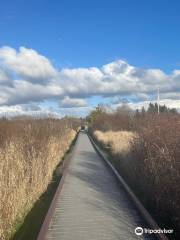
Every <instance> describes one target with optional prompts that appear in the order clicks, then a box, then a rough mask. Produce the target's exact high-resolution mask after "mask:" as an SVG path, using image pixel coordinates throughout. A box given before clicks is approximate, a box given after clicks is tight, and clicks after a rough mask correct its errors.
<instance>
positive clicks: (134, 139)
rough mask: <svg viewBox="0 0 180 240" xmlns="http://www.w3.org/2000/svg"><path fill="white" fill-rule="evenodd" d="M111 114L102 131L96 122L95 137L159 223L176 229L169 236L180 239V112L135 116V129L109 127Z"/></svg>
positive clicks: (133, 126)
mask: <svg viewBox="0 0 180 240" xmlns="http://www.w3.org/2000/svg"><path fill="white" fill-rule="evenodd" d="M108 117H109V120H108V124H107V122H106V125H108V129H107V130H105V129H103V130H101V131H99V130H98V126H99V125H98V124H99V122H98V124H97V125H96V122H94V125H93V126H92V129H93V135H94V137H95V138H96V140H97V141H98V142H100V143H101V144H102V145H103V146H104V147H105V148H106V149H108V150H109V152H110V153H111V156H112V158H111V160H112V163H113V164H114V166H115V167H116V168H117V170H118V171H119V172H120V174H121V175H122V176H123V178H124V179H125V180H126V181H127V182H128V184H129V185H130V186H131V188H132V189H133V190H134V192H135V193H136V194H137V196H138V197H139V199H140V200H141V201H142V202H143V204H144V205H145V206H146V208H147V209H148V210H149V211H150V212H151V214H153V216H154V217H155V219H156V220H157V222H158V223H159V225H160V226H161V227H162V228H164V227H166V228H167V229H168V228H169V229H174V234H173V235H172V236H168V237H170V239H180V204H179V200H180V160H179V159H180V115H179V114H160V115H157V114H144V115H140V116H139V115H138V117H136V116H134V118H131V131H125V128H123V129H124V130H123V131H111V130H109V129H111V123H113V122H114V121H111V117H110V116H108ZM108 117H106V119H108ZM101 122H102V123H101V125H100V126H102V125H103V118H102V117H101ZM104 125H105V124H104ZM117 125H119V126H114V124H113V125H112V129H120V128H121V122H120V121H119V122H117ZM128 128H129V127H128Z"/></svg>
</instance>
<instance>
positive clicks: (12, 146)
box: [0, 119, 76, 240]
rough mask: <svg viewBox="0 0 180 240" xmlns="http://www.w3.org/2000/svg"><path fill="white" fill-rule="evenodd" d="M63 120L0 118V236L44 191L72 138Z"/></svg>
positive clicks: (5, 236)
mask: <svg viewBox="0 0 180 240" xmlns="http://www.w3.org/2000/svg"><path fill="white" fill-rule="evenodd" d="M72 126H73V124H72V122H71V121H69V120H67V119H63V120H54V119H39V120H34V119H26V120H11V121H8V120H1V121H0V239H2V240H3V239H8V238H9V237H10V236H11V235H12V234H13V232H12V230H14V225H18V222H21V219H22V218H24V217H25V215H26V214H27V213H28V212H29V210H30V209H31V208H32V206H33V204H34V203H35V202H36V201H37V200H38V199H39V198H40V196H41V195H42V193H43V192H45V191H46V189H47V187H48V185H49V183H50V182H51V179H52V176H53V171H54V169H55V168H56V166H57V165H58V163H59V162H60V160H61V159H62V158H63V155H64V154H65V152H66V151H67V150H68V148H69V146H70V144H71V142H72V141H73V139H74V138H75V135H76V132H75V130H74V129H73V127H72Z"/></svg>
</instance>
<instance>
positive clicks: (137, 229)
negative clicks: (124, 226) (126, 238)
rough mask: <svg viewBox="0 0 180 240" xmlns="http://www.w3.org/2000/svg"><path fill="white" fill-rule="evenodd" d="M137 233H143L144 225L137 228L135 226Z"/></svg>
mask: <svg viewBox="0 0 180 240" xmlns="http://www.w3.org/2000/svg"><path fill="white" fill-rule="evenodd" d="M135 234H136V235H142V234H143V229H142V227H137V228H135Z"/></svg>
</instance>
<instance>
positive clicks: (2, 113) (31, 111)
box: [0, 104, 63, 118]
mask: <svg viewBox="0 0 180 240" xmlns="http://www.w3.org/2000/svg"><path fill="white" fill-rule="evenodd" d="M15 116H34V117H41V116H43V117H49V116H53V117H56V118H61V117H62V116H63V115H62V114H60V113H58V112H56V111H54V110H53V109H48V108H42V107H40V106H38V105H37V104H24V105H14V106H0V117H8V118H11V117H15Z"/></svg>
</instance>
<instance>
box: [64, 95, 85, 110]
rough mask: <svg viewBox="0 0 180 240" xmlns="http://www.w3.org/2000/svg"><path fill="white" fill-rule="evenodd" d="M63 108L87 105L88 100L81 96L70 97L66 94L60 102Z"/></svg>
mask: <svg viewBox="0 0 180 240" xmlns="http://www.w3.org/2000/svg"><path fill="white" fill-rule="evenodd" d="M59 106H60V107H61V108H77V107H86V106H87V102H86V101H85V100H84V99H81V98H70V97H68V96H66V97H65V98H64V99H62V100H61V101H60V103H59Z"/></svg>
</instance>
